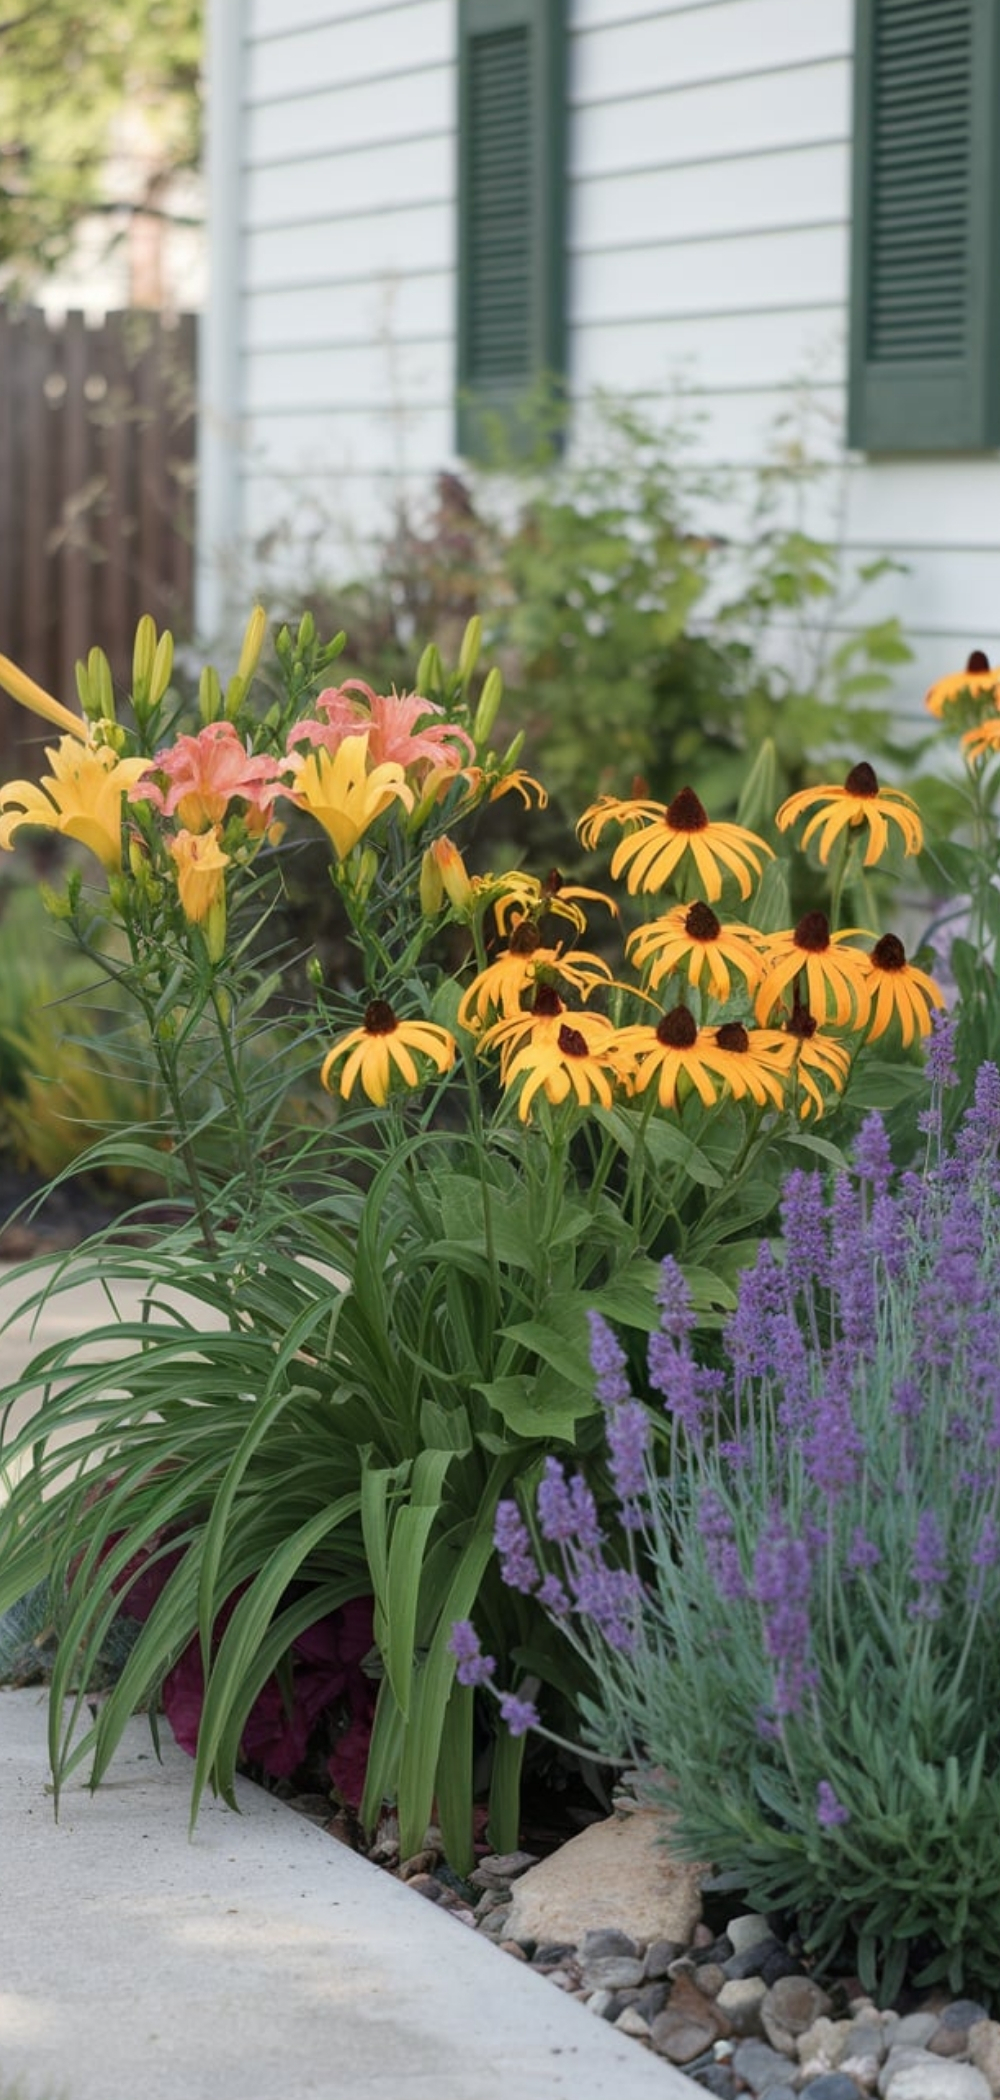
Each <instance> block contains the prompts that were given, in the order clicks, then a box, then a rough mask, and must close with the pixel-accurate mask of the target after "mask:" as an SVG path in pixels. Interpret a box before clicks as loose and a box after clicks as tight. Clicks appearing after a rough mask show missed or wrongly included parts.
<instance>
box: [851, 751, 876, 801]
mask: <svg viewBox="0 0 1000 2100" xmlns="http://www.w3.org/2000/svg"><path fill="white" fill-rule="evenodd" d="M844 787H845V789H846V791H847V793H848V794H849V795H877V794H878V774H877V773H876V771H875V768H874V766H870V765H869V764H868V760H867V759H866V758H863V759H862V760H861V761H860V763H859V764H858V765H856V766H852V767H851V770H850V772H849V773H848V776H847V779H846V780H845V782H844Z"/></svg>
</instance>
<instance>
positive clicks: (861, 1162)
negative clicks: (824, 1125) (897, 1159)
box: [854, 1109, 892, 1196]
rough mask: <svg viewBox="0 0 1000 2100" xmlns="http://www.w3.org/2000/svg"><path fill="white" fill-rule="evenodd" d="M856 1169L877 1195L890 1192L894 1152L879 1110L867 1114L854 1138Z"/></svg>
mask: <svg viewBox="0 0 1000 2100" xmlns="http://www.w3.org/2000/svg"><path fill="white" fill-rule="evenodd" d="M854 1171H855V1173H856V1174H857V1175H858V1176H859V1178H860V1179H861V1180H862V1181H868V1182H870V1183H871V1186H872V1188H873V1190H874V1192H875V1194H876V1195H877V1196H884V1195H886V1194H887V1192H888V1188H889V1183H890V1181H891V1180H892V1152H891V1150H890V1146H889V1134H888V1132H887V1130H886V1127H885V1124H884V1122H883V1120H882V1117H881V1116H880V1115H879V1113H878V1110H877V1109H875V1110H873V1111H872V1114H871V1115H870V1116H866V1117H865V1120H864V1122H863V1123H862V1125H861V1128H860V1130H859V1131H858V1134H857V1137H856V1138H855V1140H854Z"/></svg>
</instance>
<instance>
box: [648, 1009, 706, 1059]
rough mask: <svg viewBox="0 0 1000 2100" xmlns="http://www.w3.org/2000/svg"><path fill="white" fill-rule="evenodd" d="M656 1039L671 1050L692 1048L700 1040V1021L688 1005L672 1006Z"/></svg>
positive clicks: (658, 1029) (660, 1023)
mask: <svg viewBox="0 0 1000 2100" xmlns="http://www.w3.org/2000/svg"><path fill="white" fill-rule="evenodd" d="M656 1040H657V1042H658V1043H663V1044H664V1045H665V1046H666V1048H667V1049H670V1050H690V1048H691V1046H692V1044H693V1043H696V1042H697V1040H698V1023H697V1021H696V1020H695V1017H694V1015H693V1013H692V1012H691V1010H690V1008H689V1007H687V1006H672V1007H671V1009H670V1012H669V1013H666V1014H664V1016H663V1019H662V1021H660V1022H659V1024H658V1026H657V1030H656Z"/></svg>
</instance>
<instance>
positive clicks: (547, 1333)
mask: <svg viewBox="0 0 1000 2100" xmlns="http://www.w3.org/2000/svg"><path fill="white" fill-rule="evenodd" d="M500 1333H501V1334H502V1335H503V1337H504V1340H505V1341H508V1342H517V1343H518V1344H519V1346H520V1347H521V1348H522V1349H527V1350H529V1351H530V1353H531V1355H532V1356H537V1357H540V1358H541V1360H542V1362H543V1364H551V1366H552V1368H553V1370H554V1371H558V1373H559V1374H560V1376H561V1377H562V1378H563V1379H567V1380H572V1381H573V1382H574V1383H575V1384H580V1385H583V1386H586V1385H589V1383H590V1382H591V1377H592V1373H591V1367H590V1330H589V1328H588V1326H587V1301H586V1299H585V1298H584V1297H583V1295H582V1293H581V1292H574V1293H573V1294H572V1295H571V1296H569V1297H566V1298H556V1297H554V1296H553V1297H552V1298H550V1300H549V1301H548V1302H547V1304H546V1308H545V1313H544V1315H537V1316H536V1317H535V1318H534V1319H531V1320H515V1321H514V1322H513V1323H512V1324H511V1325H510V1326H509V1327H501V1329H500Z"/></svg>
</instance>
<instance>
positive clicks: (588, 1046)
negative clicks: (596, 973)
mask: <svg viewBox="0 0 1000 2100" xmlns="http://www.w3.org/2000/svg"><path fill="white" fill-rule="evenodd" d="M599 1018H600V1017H599V1016H598V1015H597V1014H572V1015H567V1016H566V1018H565V1019H561V1020H560V1022H559V1025H558V1027H557V1028H556V1029H555V1031H554V1033H551V1034H550V1033H545V1034H542V1033H541V1032H536V1033H533V1034H532V1037H531V1040H530V1042H527V1043H525V1044H524V1046H523V1048H522V1049H520V1050H519V1051H518V1052H517V1054H516V1056H514V1057H512V1058H511V1059H510V1062H509V1063H508V1065H507V1067H506V1071H505V1073H504V1084H505V1086H506V1088H507V1090H508V1092H511V1091H513V1089H514V1088H518V1089H519V1092H518V1102H517V1113H518V1116H519V1118H520V1120H521V1122H522V1123H526V1122H528V1120H529V1118H530V1115H531V1104H532V1102H533V1101H534V1099H535V1096H536V1095H537V1094H538V1093H539V1092H541V1093H543V1094H544V1095H545V1098H546V1100H547V1101H551V1102H552V1103H553V1104H554V1105H555V1106H556V1107H558V1106H559V1104H560V1102H563V1101H568V1100H570V1099H575V1100H577V1101H578V1102H579V1104H580V1106H581V1108H587V1107H589V1105H590V1103H591V1102H594V1101H596V1102H597V1103H598V1105H599V1106H600V1107H601V1108H611V1107H612V1106H613V1103H614V1097H615V1091H616V1089H617V1088H619V1087H620V1086H621V1085H622V1083H623V1082H624V1080H625V1078H626V1074H627V1070H628V1061H627V1060H626V1059H625V1058H623V1056H622V1053H621V1051H620V1049H619V1048H618V1047H617V1040H616V1038H615V1035H614V1031H613V1030H611V1029H603V1030H602V1029H599V1028H595V1026H594V1024H595V1022H597V1021H598V1020H599Z"/></svg>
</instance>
